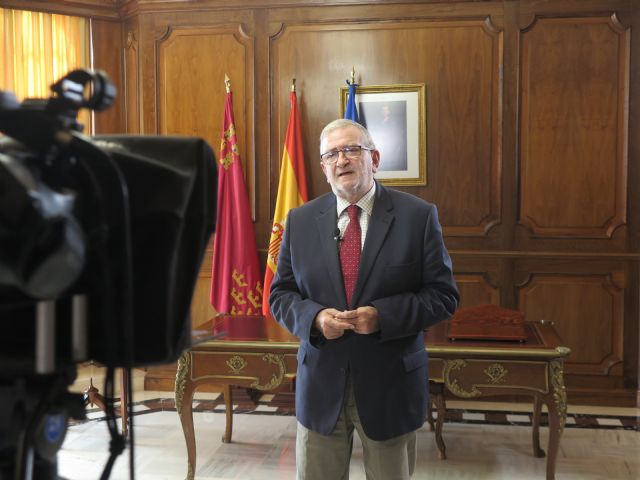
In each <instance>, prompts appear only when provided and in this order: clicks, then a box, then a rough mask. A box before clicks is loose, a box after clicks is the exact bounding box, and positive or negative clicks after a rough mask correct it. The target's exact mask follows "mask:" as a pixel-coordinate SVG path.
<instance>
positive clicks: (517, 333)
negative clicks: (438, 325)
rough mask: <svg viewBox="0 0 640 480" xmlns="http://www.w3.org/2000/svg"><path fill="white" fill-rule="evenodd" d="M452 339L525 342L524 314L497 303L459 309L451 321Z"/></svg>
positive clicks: (449, 334)
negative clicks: (499, 305)
mask: <svg viewBox="0 0 640 480" xmlns="http://www.w3.org/2000/svg"><path fill="white" fill-rule="evenodd" d="M448 337H449V339H450V340H454V341H455V340H498V341H518V342H524V341H525V340H526V339H527V334H526V331H525V327H524V314H523V313H522V312H519V311H517V310H509V309H506V308H502V307H498V306H496V305H477V306H474V307H467V308H461V309H459V310H458V311H457V312H456V313H455V314H454V316H453V317H451V320H450V322H449V332H448Z"/></svg>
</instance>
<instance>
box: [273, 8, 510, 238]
mask: <svg viewBox="0 0 640 480" xmlns="http://www.w3.org/2000/svg"><path fill="white" fill-rule="evenodd" d="M271 30H272V32H274V33H273V34H272V36H271V39H270V52H271V78H272V112H273V115H272V123H271V127H272V135H271V138H272V139H274V141H275V142H274V143H273V144H272V154H271V158H272V164H271V176H270V179H269V180H270V185H271V189H270V191H271V198H270V199H269V200H270V203H271V206H272V208H273V205H274V204H275V194H276V191H277V190H276V188H275V186H276V185H277V181H278V178H277V177H278V173H279V168H277V167H278V166H279V161H280V154H279V152H280V149H281V145H282V144H283V141H284V134H285V131H286V125H287V119H288V115H289V103H288V94H287V93H288V91H289V86H290V82H291V78H293V77H295V78H297V80H298V91H299V96H300V98H301V109H300V111H301V117H302V124H303V130H304V132H305V151H306V155H307V158H308V159H309V160H308V162H309V164H310V165H309V169H308V176H309V179H310V182H309V186H310V190H311V192H310V195H311V196H312V197H314V196H317V195H319V194H321V193H324V192H326V191H328V189H329V187H328V185H327V183H326V180H325V178H324V175H323V174H322V172H321V170H320V168H319V166H318V163H317V160H316V159H317V157H318V154H319V151H318V140H317V139H318V137H319V135H320V131H321V130H322V128H323V126H324V125H325V124H327V123H328V122H329V121H331V120H333V119H334V118H338V117H339V116H340V104H339V94H338V92H339V89H340V87H341V86H343V85H344V81H345V79H346V78H347V77H348V74H349V72H350V70H351V68H352V66H354V67H355V70H356V80H357V81H359V83H360V84H362V85H390V84H394V83H420V82H425V83H426V90H427V107H426V111H427V125H426V136H425V138H426V141H427V169H428V173H427V177H428V179H429V184H428V185H427V186H426V187H405V188H403V189H404V190H407V191H410V192H411V193H414V194H416V195H419V196H422V197H424V198H428V199H429V200H432V201H435V202H436V203H437V204H438V207H439V211H440V220H441V222H442V223H443V225H444V229H445V233H446V234H447V235H469V236H483V235H486V234H487V232H488V231H489V229H490V228H491V226H492V225H494V224H496V223H497V222H499V215H500V198H501V195H500V181H499V179H500V169H501V157H500V152H501V149H500V146H501V136H500V124H501V111H500V108H499V106H500V102H501V83H500V78H501V77H500V71H501V68H502V33H501V32H499V31H497V30H496V29H495V28H494V27H493V26H492V25H491V23H490V22H489V21H488V20H485V19H477V20H468V19H465V20H447V21H413V22H369V23H364V24H363V23H346V22H345V23H343V22H335V23H332V24H326V23H308V24H291V25H289V24H283V25H280V24H273V25H271ZM462 52H464V53H462ZM382 162H384V158H382ZM479 179H482V181H480V180H479Z"/></svg>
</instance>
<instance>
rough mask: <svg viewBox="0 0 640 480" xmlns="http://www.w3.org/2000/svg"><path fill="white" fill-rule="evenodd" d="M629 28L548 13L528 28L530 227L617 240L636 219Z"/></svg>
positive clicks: (525, 103)
mask: <svg viewBox="0 0 640 480" xmlns="http://www.w3.org/2000/svg"><path fill="white" fill-rule="evenodd" d="M629 33H630V32H629V29H628V28H624V27H622V26H621V25H620V23H619V22H618V21H617V19H616V18H615V16H612V17H606V16H602V17H591V16H590V17H575V18H538V19H536V20H535V21H534V23H533V24H532V25H531V26H530V27H528V28H527V29H526V30H525V31H524V32H523V33H522V62H521V65H522V82H521V86H522V87H521V88H522V90H521V105H522V123H521V131H520V137H521V149H520V162H521V177H520V181H521V182H520V183H521V200H520V223H521V224H522V225H523V226H525V227H526V228H528V229H529V230H530V231H531V232H532V233H533V235H535V236H547V237H569V236H580V237H592V238H608V237H611V235H612V233H613V231H614V230H615V229H616V228H617V227H619V226H621V225H623V224H624V223H625V222H626V219H627V203H626V202H627V189H626V186H627V148H626V146H627V132H628V129H627V108H626V105H627V101H628V95H629V92H628V79H629Z"/></svg>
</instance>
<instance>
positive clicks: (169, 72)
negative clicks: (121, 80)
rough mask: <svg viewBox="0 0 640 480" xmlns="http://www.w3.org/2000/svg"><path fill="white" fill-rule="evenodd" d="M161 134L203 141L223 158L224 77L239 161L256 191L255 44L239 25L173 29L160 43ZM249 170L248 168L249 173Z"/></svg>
mask: <svg viewBox="0 0 640 480" xmlns="http://www.w3.org/2000/svg"><path fill="white" fill-rule="evenodd" d="M157 57H158V61H157V64H158V91H157V95H158V123H159V125H158V131H159V133H161V134H164V135H167V134H169V135H171V134H180V135H191V136H197V137H202V138H204V139H205V140H207V141H208V142H209V143H210V145H211V146H212V147H213V149H214V150H215V152H216V155H217V154H218V153H219V148H220V133H221V129H222V121H223V116H224V106H225V100H226V91H225V84H224V78H225V74H227V75H228V76H229V79H230V81H231V89H232V91H233V113H234V118H235V126H236V132H237V136H238V144H239V149H240V157H241V158H242V163H243V167H244V171H245V176H246V177H248V178H247V184H248V185H247V187H248V189H249V191H250V195H251V192H253V191H255V188H252V187H253V181H252V179H253V175H254V173H253V171H254V169H253V165H254V162H253V159H254V145H253V140H252V139H253V128H254V127H253V115H254V111H253V59H254V56H253V40H252V39H251V38H249V37H247V36H246V35H245V34H244V33H243V32H242V30H241V28H240V27H239V26H238V25H221V26H211V27H176V28H169V29H168V31H167V33H166V35H165V36H164V37H162V38H160V39H159V40H158V41H157ZM247 166H249V167H250V168H247Z"/></svg>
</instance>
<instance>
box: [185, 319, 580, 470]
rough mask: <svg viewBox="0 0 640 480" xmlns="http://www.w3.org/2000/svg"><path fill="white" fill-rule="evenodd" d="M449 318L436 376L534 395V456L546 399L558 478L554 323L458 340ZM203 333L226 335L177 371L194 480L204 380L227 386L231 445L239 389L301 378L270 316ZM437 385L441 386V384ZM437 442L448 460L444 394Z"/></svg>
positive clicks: (472, 391)
mask: <svg viewBox="0 0 640 480" xmlns="http://www.w3.org/2000/svg"><path fill="white" fill-rule="evenodd" d="M447 329H448V322H442V323H440V324H438V325H435V326H434V327H432V328H430V329H429V330H428V331H427V332H426V333H425V340H426V344H427V352H428V353H429V357H430V363H429V378H430V381H431V383H432V384H435V385H444V386H446V388H447V389H448V390H449V391H450V392H451V393H453V394H454V395H456V396H458V397H462V398H478V397H482V396H493V395H530V396H533V398H534V402H533V454H534V456H536V457H543V456H544V455H545V453H544V451H543V450H542V449H541V448H540V442H539V426H540V411H541V406H542V403H544V404H546V406H547V409H548V411H549V416H548V418H549V443H548V447H547V450H548V454H547V475H546V477H547V480H551V479H553V478H554V476H555V464H556V458H557V453H558V446H559V444H560V436H561V435H562V431H563V429H564V424H565V418H566V413H567V397H566V392H565V387H564V380H563V362H564V357H566V356H567V355H568V354H569V353H570V350H569V349H568V348H566V347H563V346H562V345H561V341H560V339H559V338H558V335H557V334H556V333H555V331H554V329H553V327H552V325H551V324H550V323H545V322H526V329H527V340H526V341H525V342H523V343H511V342H509V343H505V342H485V341H482V342H478V341H455V342H452V341H450V340H448V338H447ZM195 333H196V336H197V335H207V334H209V335H211V334H213V335H218V336H220V337H219V338H216V339H215V340H209V341H205V342H203V343H200V344H197V345H195V346H194V347H193V348H191V350H188V351H186V352H184V353H183V355H182V356H181V357H180V360H179V361H178V370H177V373H176V388H175V399H176V410H177V411H178V414H179V416H180V421H181V423H182V429H183V432H184V436H185V440H186V443H187V454H188V462H189V463H188V471H187V479H188V480H191V479H193V477H194V472H195V466H196V444H195V436H194V429H193V412H192V402H193V394H194V391H195V390H196V388H197V387H198V386H199V385H202V384H204V383H213V384H218V385H221V386H222V387H223V393H224V400H225V405H226V429H225V434H224V437H223V439H222V441H223V442H230V441H231V434H232V425H233V410H232V398H231V386H232V385H237V386H242V387H249V388H253V389H256V390H262V391H268V390H272V389H274V388H276V387H278V386H279V385H281V384H282V383H283V382H291V381H293V380H294V378H295V374H296V367H297V359H296V353H297V350H298V342H297V339H296V338H295V337H293V336H291V335H290V334H289V333H288V332H286V331H285V330H284V329H283V328H282V327H280V326H279V325H278V324H277V323H275V322H273V321H271V320H269V319H265V318H263V317H257V316H254V317H232V316H220V317H217V318H214V319H213V320H210V321H209V322H207V323H205V324H203V325H201V326H199V327H198V328H197V329H196V331H195ZM434 382H435V383H434ZM436 397H437V398H435V403H436V405H437V407H438V412H439V413H438V418H437V425H436V441H437V444H438V448H439V450H440V453H441V458H445V449H444V442H443V441H442V436H441V432H442V423H443V421H444V412H445V408H446V407H445V404H444V397H443V396H442V395H437V394H436Z"/></svg>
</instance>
